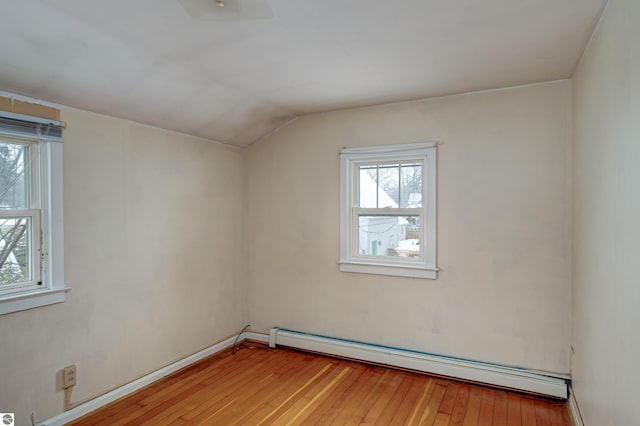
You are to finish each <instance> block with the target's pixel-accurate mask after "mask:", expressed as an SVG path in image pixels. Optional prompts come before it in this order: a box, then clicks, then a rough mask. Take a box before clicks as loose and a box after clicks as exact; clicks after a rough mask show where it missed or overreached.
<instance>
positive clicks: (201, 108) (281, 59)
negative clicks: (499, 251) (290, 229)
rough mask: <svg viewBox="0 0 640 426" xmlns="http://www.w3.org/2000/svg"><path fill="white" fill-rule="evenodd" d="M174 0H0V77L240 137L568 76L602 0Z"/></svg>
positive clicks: (242, 140)
mask: <svg viewBox="0 0 640 426" xmlns="http://www.w3.org/2000/svg"><path fill="white" fill-rule="evenodd" d="M184 1H186V0H102V1H97V0H4V1H2V2H0V90H3V91H7V92H11V93H16V94H21V95H25V96H29V97H34V98H38V99H42V100H45V101H49V102H54V103H59V104H64V105H68V106H72V107H78V108H82V109H86V110H90V111H95V112H100V113H104V114H108V115H112V116H116V117H124V118H128V119H131V120H134V121H138V122H142V123H147V124H150V125H154V126H157V127H162V128H166V129H171V130H176V131H179V132H183V133H187V134H192V135H196V136H202V137H205V138H209V139H214V140H218V141H221V142H225V143H230V144H234V145H238V146H248V145H250V144H252V143H253V142H255V141H256V140H259V139H260V138H261V137H262V136H264V135H265V134H268V133H269V132H271V131H273V130H274V129H277V128H278V127H280V126H282V125H284V124H285V123H287V122H288V121H290V120H291V119H293V118H295V117H296V116H299V115H303V114H308V113H313V112H321V111H329V110H335V109H341V108H349V107H357V106H366V105H374V104H381V103H387V102H395V101H403V100H410V99H417V98H424V97H431V96H439V95H446V94H453V93H461V92H467V91H475V90H483V89H491V88H498V87H508V86H514V85H521V84H528V83H535V82H541V81H549V80H556V79H564V78H569V77H571V75H572V73H573V71H574V69H575V66H576V64H577V61H578V60H579V59H580V56H581V54H582V52H583V50H584V48H585V46H586V43H587V41H588V39H589V36H590V34H591V32H592V31H593V28H594V25H595V22H596V20H597V18H598V16H599V14H600V11H601V9H602V7H603V3H604V1H605V0H482V1H478V0H395V1H389V0H225V3H226V5H225V7H228V8H230V9H228V10H233V8H234V4H233V2H234V1H241V2H242V1H244V2H245V3H246V2H251V1H254V2H257V1H262V2H268V6H270V8H271V11H270V13H269V15H271V17H270V18H268V19H250V17H249V16H245V17H243V16H240V19H223V20H212V19H206V18H207V16H206V15H203V16H200V17H196V18H194V17H193V16H192V15H191V14H189V13H187V11H186V10H185V8H183V7H182V6H181V2H184ZM196 1H200V2H202V1H205V2H206V1H211V2H214V0H196ZM205 6H206V5H205ZM214 7H215V5H214ZM262 18H264V16H262Z"/></svg>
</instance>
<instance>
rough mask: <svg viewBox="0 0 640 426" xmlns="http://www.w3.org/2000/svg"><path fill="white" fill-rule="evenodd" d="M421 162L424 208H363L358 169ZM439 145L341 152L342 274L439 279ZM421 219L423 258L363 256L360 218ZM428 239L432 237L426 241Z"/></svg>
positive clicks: (424, 144) (385, 147) (406, 145)
mask: <svg viewBox="0 0 640 426" xmlns="http://www.w3.org/2000/svg"><path fill="white" fill-rule="evenodd" d="M404 161H417V162H421V163H422V164H423V165H424V167H423V173H422V179H423V185H422V191H423V192H422V207H421V208H408V209H405V208H391V209H382V208H376V209H371V208H361V207H359V206H358V200H357V182H358V178H357V177H356V170H357V167H358V166H359V165H361V164H366V163H378V164H380V163H389V162H404ZM436 164H437V161H436V143H435V142H420V143H413V144H402V145H385V146H375V147H359V148H345V149H343V150H341V151H340V260H339V261H338V264H339V265H340V271H342V272H356V273H365V274H376V275H391V276H399V277H411V278H428V279H436V278H437V272H438V268H437V266H436V188H437V185H436ZM366 215H378V216H386V215H388V216H397V215H408V216H419V217H420V221H421V222H420V223H421V225H422V226H421V233H422V234H421V236H420V243H421V247H420V256H419V257H418V259H417V260H408V259H406V258H404V259H403V258H396V257H392V256H363V255H359V254H358V253H357V249H358V223H359V222H358V221H359V217H360V216H366ZM427 236H428V238H426V237H427Z"/></svg>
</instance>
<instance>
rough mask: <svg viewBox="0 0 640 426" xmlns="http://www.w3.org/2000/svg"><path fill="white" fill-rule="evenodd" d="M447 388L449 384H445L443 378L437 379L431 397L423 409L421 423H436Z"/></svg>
mask: <svg viewBox="0 0 640 426" xmlns="http://www.w3.org/2000/svg"><path fill="white" fill-rule="evenodd" d="M446 390H447V386H446V385H445V384H443V382H442V381H441V380H438V381H436V385H435V387H434V388H433V391H432V392H431V397H430V398H429V401H428V402H427V407H426V408H425V409H424V410H423V412H422V416H421V417H420V423H419V424H420V425H421V426H430V425H432V424H434V422H435V421H436V418H437V417H438V410H439V409H440V404H442V399H443V398H444V393H445V392H446Z"/></svg>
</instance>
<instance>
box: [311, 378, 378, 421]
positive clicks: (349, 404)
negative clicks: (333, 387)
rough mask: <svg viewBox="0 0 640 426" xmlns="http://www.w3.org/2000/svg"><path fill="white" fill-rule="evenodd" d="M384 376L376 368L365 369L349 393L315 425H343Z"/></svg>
mask: <svg viewBox="0 0 640 426" xmlns="http://www.w3.org/2000/svg"><path fill="white" fill-rule="evenodd" d="M383 375H384V370H382V369H380V368H377V367H370V368H368V369H367V374H364V375H363V376H362V377H361V378H360V380H358V381H357V382H356V383H354V386H353V387H352V388H351V391H350V392H349V393H348V394H346V395H344V398H341V399H340V400H339V401H338V402H337V403H336V404H334V405H333V406H332V407H331V408H330V409H329V413H328V415H327V416H323V417H322V418H320V419H319V420H318V422H316V424H336V425H344V424H345V423H346V422H347V420H348V419H349V418H350V417H351V415H352V414H353V413H354V412H356V411H357V410H358V408H359V407H360V404H362V402H363V401H364V396H365V395H367V394H368V392H369V391H370V390H371V388H373V387H374V386H375V385H376V384H377V383H378V382H379V381H380V379H381V378H382V376H383Z"/></svg>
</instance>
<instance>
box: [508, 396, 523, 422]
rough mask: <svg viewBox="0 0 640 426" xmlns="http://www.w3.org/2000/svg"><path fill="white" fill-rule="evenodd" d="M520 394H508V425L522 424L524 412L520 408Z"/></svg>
mask: <svg viewBox="0 0 640 426" xmlns="http://www.w3.org/2000/svg"><path fill="white" fill-rule="evenodd" d="M520 399H521V398H520V395H515V394H508V395H507V425H509V426H521V425H522V413H521V410H520Z"/></svg>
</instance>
